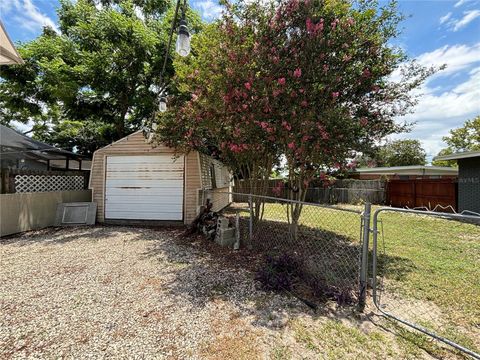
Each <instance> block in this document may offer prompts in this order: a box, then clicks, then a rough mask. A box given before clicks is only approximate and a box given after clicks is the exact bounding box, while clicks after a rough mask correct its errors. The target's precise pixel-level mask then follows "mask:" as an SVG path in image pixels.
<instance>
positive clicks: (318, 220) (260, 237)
mask: <svg viewBox="0 0 480 360" xmlns="http://www.w3.org/2000/svg"><path fill="white" fill-rule="evenodd" d="M231 195H232V193H224V196H231ZM233 195H234V196H233V198H234V199H235V202H233V203H231V204H230V206H228V207H227V208H225V209H224V210H223V211H222V213H223V215H225V216H227V217H231V218H233V217H237V216H238V229H237V231H238V232H239V239H240V245H241V246H242V247H244V248H247V249H249V250H251V251H253V252H255V253H258V254H263V255H265V256H266V257H267V259H268V258H270V259H281V261H284V262H285V261H289V262H293V263H294V264H295V273H296V275H298V278H299V279H300V280H301V282H302V283H303V285H307V287H308V289H309V290H308V291H311V292H313V294H314V295H315V296H317V297H318V296H328V297H329V298H334V299H335V300H337V301H338V302H341V303H356V302H357V301H358V300H359V293H360V290H359V286H360V284H359V281H360V266H361V254H362V241H361V239H362V234H361V233H362V216H361V214H362V211H361V209H362V207H358V206H356V207H355V206H349V205H345V206H331V205H319V204H311V203H301V202H298V201H290V200H287V199H280V198H275V197H268V196H257V195H248V194H239V193H234V194H233ZM206 196H207V198H208V196H209V195H208V193H207V194H206ZM215 196H216V197H217V199H218V196H219V194H218V192H217V193H216V194H215ZM217 201H218V200H217ZM292 206H301V215H300V217H299V219H298V221H297V222H295V221H293V220H292V215H291V211H292ZM267 262H268V260H267ZM267 271H268V270H267ZM280 281H281V280H280Z"/></svg>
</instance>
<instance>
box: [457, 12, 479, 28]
mask: <svg viewBox="0 0 480 360" xmlns="http://www.w3.org/2000/svg"><path fill="white" fill-rule="evenodd" d="M463 15H464V16H463V17H462V18H461V19H460V20H455V21H453V23H452V25H453V31H458V30H460V29H461V28H463V27H465V26H467V25H468V24H470V23H471V22H472V21H473V20H475V19H476V18H478V17H479V16H480V10H469V11H465V12H464V13H463Z"/></svg>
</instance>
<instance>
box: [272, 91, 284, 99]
mask: <svg viewBox="0 0 480 360" xmlns="http://www.w3.org/2000/svg"><path fill="white" fill-rule="evenodd" d="M281 93H282V90H280V89H274V90H273V91H272V95H273V97H277V96H278V95H280V94H281Z"/></svg>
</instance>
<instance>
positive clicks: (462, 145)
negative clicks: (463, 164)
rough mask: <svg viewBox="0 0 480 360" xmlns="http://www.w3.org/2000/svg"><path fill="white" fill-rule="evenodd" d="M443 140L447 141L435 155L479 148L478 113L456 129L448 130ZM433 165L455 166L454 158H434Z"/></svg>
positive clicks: (479, 122) (479, 125)
mask: <svg viewBox="0 0 480 360" xmlns="http://www.w3.org/2000/svg"><path fill="white" fill-rule="evenodd" d="M443 141H445V142H446V143H447V145H448V146H447V147H446V148H445V149H442V150H440V152H439V153H438V155H437V156H442V155H450V154H453V153H456V152H462V151H478V150H480V115H479V116H477V117H475V118H474V119H472V120H467V121H466V122H465V124H464V125H463V126H461V127H459V128H457V129H453V130H450V135H448V136H444V137H443ZM432 165H435V166H452V167H454V166H457V162H456V161H455V160H450V161H448V160H447V161H445V160H434V161H432Z"/></svg>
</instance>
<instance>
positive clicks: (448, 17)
mask: <svg viewBox="0 0 480 360" xmlns="http://www.w3.org/2000/svg"><path fill="white" fill-rule="evenodd" d="M451 16H452V13H451V12H449V13H448V14H446V15H444V16H442V17H441V18H440V24H443V23H444V22H446V21H448V19H450V17H451Z"/></svg>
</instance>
